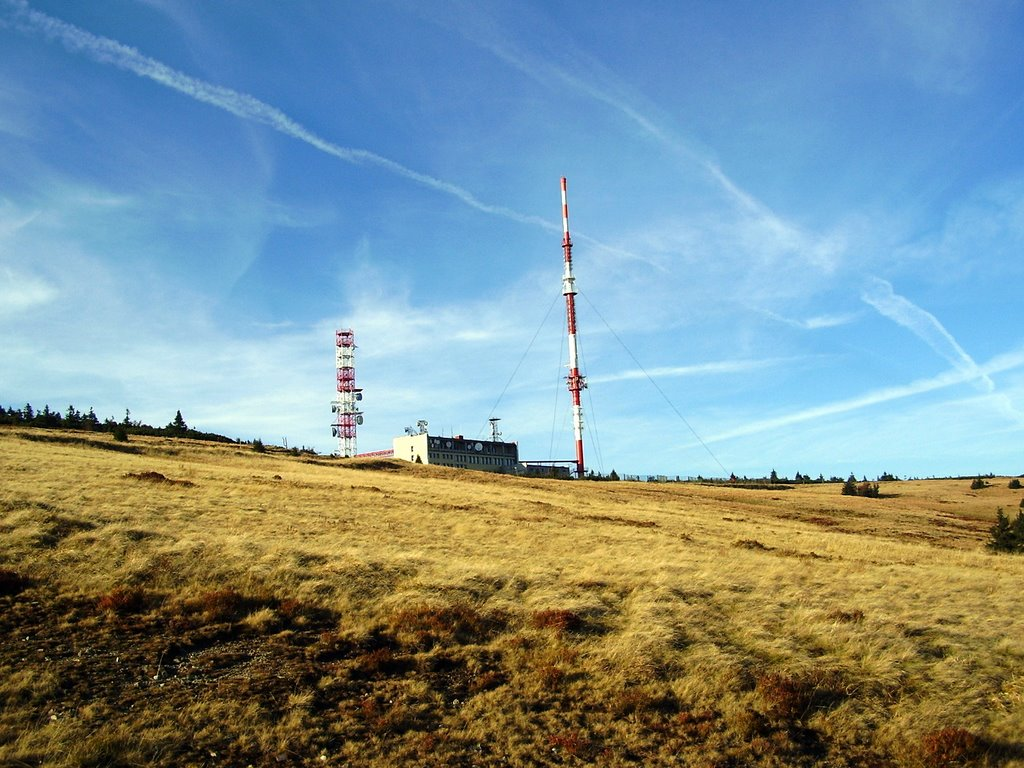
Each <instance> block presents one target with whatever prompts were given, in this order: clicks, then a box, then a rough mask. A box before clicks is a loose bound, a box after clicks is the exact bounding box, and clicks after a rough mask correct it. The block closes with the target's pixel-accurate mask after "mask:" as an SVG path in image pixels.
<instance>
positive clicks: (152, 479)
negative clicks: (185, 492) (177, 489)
mask: <svg viewBox="0 0 1024 768" xmlns="http://www.w3.org/2000/svg"><path fill="white" fill-rule="evenodd" d="M124 476H125V477H126V478H129V479H131V480H142V481H144V482H147V483H165V484H167V485H181V486H184V487H186V488H194V487H195V483H193V482H192V481H191V480H173V479H171V478H169V477H165V476H164V475H163V474H161V473H160V472H152V471H149V472H126V473H125V475H124Z"/></svg>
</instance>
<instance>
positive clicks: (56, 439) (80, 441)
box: [18, 432, 142, 453]
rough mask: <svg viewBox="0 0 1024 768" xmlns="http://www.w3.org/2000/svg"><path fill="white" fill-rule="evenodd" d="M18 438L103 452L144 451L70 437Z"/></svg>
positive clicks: (34, 434) (32, 434)
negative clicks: (78, 446) (97, 449)
mask: <svg viewBox="0 0 1024 768" xmlns="http://www.w3.org/2000/svg"><path fill="white" fill-rule="evenodd" d="M18 437H20V438H22V439H23V440H31V441H33V442H36V443H63V444H64V445H83V446H86V447H87V448H99V449H100V450H102V451H116V452H117V453H142V449H141V448H139V447H138V446H135V445H125V444H124V443H108V442H103V441H101V440H90V439H88V438H85V437H72V436H70V435H52V434H47V433H38V432H19V433H18Z"/></svg>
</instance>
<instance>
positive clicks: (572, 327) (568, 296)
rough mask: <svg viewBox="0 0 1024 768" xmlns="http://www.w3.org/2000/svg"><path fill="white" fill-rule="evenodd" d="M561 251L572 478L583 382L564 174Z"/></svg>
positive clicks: (579, 468) (579, 467) (579, 442)
mask: <svg viewBox="0 0 1024 768" xmlns="http://www.w3.org/2000/svg"><path fill="white" fill-rule="evenodd" d="M562 232H563V237H562V250H563V251H565V272H564V273H563V275H562V294H563V295H564V296H565V320H566V324H567V325H568V328H569V375H568V377H566V383H567V384H568V386H569V392H570V393H571V394H572V430H573V435H574V437H575V438H576V477H577V478H582V477H583V407H582V406H581V405H580V392H581V391H582V390H583V389H585V388H586V386H587V381H586V379H585V378H584V377H583V376H582V375H580V365H579V351H578V349H577V346H576V278H575V277H573V275H572V239H571V238H570V237H569V203H568V202H567V200H566V194H565V176H563V177H562Z"/></svg>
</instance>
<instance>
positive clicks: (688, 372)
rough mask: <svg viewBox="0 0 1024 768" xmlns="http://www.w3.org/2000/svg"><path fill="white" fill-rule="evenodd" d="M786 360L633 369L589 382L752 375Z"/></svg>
mask: <svg viewBox="0 0 1024 768" xmlns="http://www.w3.org/2000/svg"><path fill="white" fill-rule="evenodd" d="M784 362H786V360H784V359H781V358H769V359H765V360H721V361H717V362H711V363H699V364H697V365H678V366H670V367H662V368H651V369H650V370H646V371H644V370H640V369H633V370H629V371H620V372H619V373H609V374H604V375H599V376H589V377H587V380H588V381H589V382H590V383H591V384H608V383H610V382H615V381H634V380H636V379H648V378H650V379H665V378H680V377H686V376H721V375H727V374H732V373H750V372H751V371H757V370H763V369H765V368H772V367H774V366H777V365H781V364H782V363H784Z"/></svg>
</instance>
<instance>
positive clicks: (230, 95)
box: [0, 0, 560, 231]
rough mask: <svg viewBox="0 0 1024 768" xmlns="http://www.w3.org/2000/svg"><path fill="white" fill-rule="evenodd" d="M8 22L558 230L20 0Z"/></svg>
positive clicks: (8, 3) (8, 7)
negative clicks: (334, 139) (340, 140)
mask: <svg viewBox="0 0 1024 768" xmlns="http://www.w3.org/2000/svg"><path fill="white" fill-rule="evenodd" d="M0 3H2V4H3V6H2V7H3V8H4V9H5V11H6V13H7V17H8V20H9V22H10V23H12V24H13V25H14V26H15V27H16V28H17V29H19V30H20V31H22V32H24V33H27V34H30V33H37V34H41V35H43V36H44V37H46V38H48V39H50V40H55V41H57V42H59V43H61V44H62V45H63V46H64V47H65V48H67V49H68V50H69V51H71V52H72V53H81V54H84V55H86V56H88V57H90V58H92V59H93V60H94V61H97V62H99V63H101V64H109V65H111V66H114V67H117V68H118V69H121V70H124V71H126V72H131V73H132V74H135V75H138V76H139V77H144V78H148V79H149V80H152V81H154V82H156V83H159V84H160V85H163V86H165V87H167V88H170V89H172V90H174V91H177V92H178V93H181V94H183V95H185V96H188V97H189V98H192V99H195V100H196V101H200V102H203V103H205V104H209V105H211V106H214V107H217V108H218V109H222V110H224V111H226V112H229V113H231V114H233V115H236V116H237V117H240V118H242V119H244V120H249V121H252V122H255V123H259V124H262V125H265V126H268V127H269V128H272V129H273V130H275V131H278V132H279V133H282V134H284V135H286V136H291V137H292V138H294V139H297V140H299V141H302V142H305V143H306V144H308V145H309V146H311V147H314V148H315V149H317V150H319V151H321V152H324V153H326V154H328V155H331V156H333V157H336V158H338V159H339V160H343V161H345V162H347V163H352V164H355V165H369V166H374V167H377V168H381V169H383V170H385V171H387V172H389V173H392V174H394V175H396V176H400V177H402V178H405V179H408V180H410V181H413V182H416V183H417V184H421V185H423V186H425V187H428V188H430V189H433V190H436V191H438V192H442V193H444V194H447V195H450V196H452V197H454V198H456V199H457V200H459V201H461V202H462V203H464V204H466V205H468V206H469V207H471V208H475V209H476V210H479V211H482V212H484V213H488V214H492V215H495V216H501V217H504V218H506V219H511V220H513V221H518V222H521V223H523V224H530V225H534V226H538V227H542V228H544V229H546V230H549V231H559V229H560V228H559V226H558V225H557V224H555V223H554V222H552V221H548V220H547V219H543V218H541V217H539V216H530V215H527V214H523V213H520V212H518V211H515V210H513V209H511V208H507V207H504V206H499V205H490V204H488V203H485V202H483V201H482V200H480V199H479V198H477V197H476V196H475V195H473V194H472V193H471V192H469V191H468V190H466V189H464V188H463V187H460V186H458V185H457V184H453V183H451V182H448V181H445V180H443V179H438V178H436V177H434V176H430V175H428V174H425V173H420V172H419V171H416V170H413V169H412V168H408V167H407V166H404V165H402V164H401V163H398V162H396V161H394V160H391V159H389V158H387V157H383V156H382V155H378V154H377V153H375V152H371V151H370V150H366V149H358V148H352V147H343V146H340V145H338V144H335V143H333V142H330V141H328V140H327V139H324V138H322V137H320V136H317V135H316V134H315V133H313V132H312V131H310V130H308V129H307V128H305V127H303V126H302V125H301V124H299V123H298V122H296V121H295V120H293V119H292V118H290V117H288V115H286V114H285V113H283V112H282V111H281V110H279V109H277V108H276V107H273V106H271V105H269V104H267V103H265V102H263V101H260V100H259V99H257V98H255V97H253V96H250V95H248V94H245V93H240V92H238V91H234V90H232V89H230V88H225V87H223V86H219V85H214V84H212V83H208V82H205V81H203V80H199V79H197V78H194V77H191V76H189V75H186V74H184V73H183V72H180V71H178V70H175V69H172V68H171V67H169V66H167V65H166V64H163V63H161V62H159V61H157V60H155V59H152V58H150V57H148V56H144V55H143V54H141V53H139V52H138V51H137V50H135V49H134V48H131V47H129V46H126V45H123V44H122V43H119V42H117V41H116V40H112V39H110V38H107V37H101V36H99V35H94V34H92V33H90V32H87V31H85V30H83V29H81V28H79V27H76V26H74V25H72V24H68V23H66V22H64V21H61V20H60V19H56V18H54V17H52V16H48V15H46V14H44V13H40V12H39V11H35V10H33V9H31V8H30V7H29V5H28V3H26V2H24V1H23V0H0Z"/></svg>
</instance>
